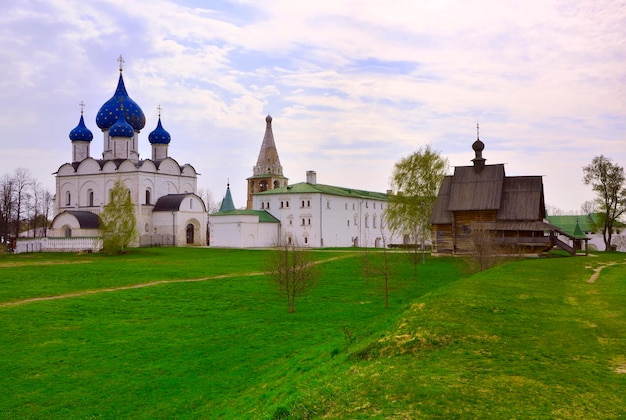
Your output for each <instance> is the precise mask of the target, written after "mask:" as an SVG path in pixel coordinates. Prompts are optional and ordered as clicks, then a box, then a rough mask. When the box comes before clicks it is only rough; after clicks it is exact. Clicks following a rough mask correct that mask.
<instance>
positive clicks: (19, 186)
mask: <svg viewBox="0 0 626 420" xmlns="http://www.w3.org/2000/svg"><path fill="white" fill-rule="evenodd" d="M32 182H33V179H32V177H31V175H30V171H29V170H28V169H26V168H17V169H16V170H15V175H14V185H15V190H14V191H15V230H14V234H15V237H16V238H17V237H18V236H19V233H20V227H21V224H22V214H23V213H24V211H25V209H24V208H23V207H24V205H25V204H26V203H27V202H28V194H29V190H28V188H29V187H30V185H31V184H32Z"/></svg>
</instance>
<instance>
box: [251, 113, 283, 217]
mask: <svg viewBox="0 0 626 420" xmlns="http://www.w3.org/2000/svg"><path fill="white" fill-rule="evenodd" d="M287 181H288V178H286V177H285V176H283V167H282V165H281V164H280V159H279V157H278V150H277V149H276V143H275V142H274V132H273V131H272V116H271V115H269V114H268V116H267V117H265V135H264V136H263V143H261V150H260V151H259V158H258V159H257V162H256V165H255V166H254V167H253V168H252V176H251V177H250V178H248V200H247V205H246V208H247V209H248V210H252V194H254V193H258V192H263V191H267V190H272V189H274V188H280V187H286V186H287Z"/></svg>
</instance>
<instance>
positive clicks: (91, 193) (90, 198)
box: [87, 190, 93, 207]
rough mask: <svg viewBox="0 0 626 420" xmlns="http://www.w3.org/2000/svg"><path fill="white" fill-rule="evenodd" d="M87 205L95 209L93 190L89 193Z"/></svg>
mask: <svg viewBox="0 0 626 420" xmlns="http://www.w3.org/2000/svg"><path fill="white" fill-rule="evenodd" d="M87 205H88V206H89V207H93V190H89V191H87Z"/></svg>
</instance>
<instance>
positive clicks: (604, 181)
mask: <svg viewBox="0 0 626 420" xmlns="http://www.w3.org/2000/svg"><path fill="white" fill-rule="evenodd" d="M583 172H584V173H585V176H584V177H583V182H584V183H585V185H591V187H592V189H593V191H595V192H596V194H597V198H596V202H597V203H598V207H599V210H600V213H599V215H600V218H599V219H600V220H599V222H598V224H599V226H598V227H599V228H600V227H601V228H602V237H603V239H604V245H605V246H606V250H607V251H608V250H610V249H611V239H612V236H613V230H614V228H613V226H614V225H615V222H616V221H617V220H618V218H619V217H620V216H621V215H622V214H623V213H624V211H625V210H626V188H624V183H625V181H626V178H625V177H624V168H623V167H621V166H619V165H618V164H616V163H613V161H612V160H611V159H610V158H607V157H605V156H603V155H600V156H596V157H594V158H593V160H592V161H591V164H589V165H587V166H585V167H583Z"/></svg>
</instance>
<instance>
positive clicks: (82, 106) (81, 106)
mask: <svg viewBox="0 0 626 420" xmlns="http://www.w3.org/2000/svg"><path fill="white" fill-rule="evenodd" d="M78 106H79V107H80V115H83V110H84V109H85V103H84V102H83V101H80V103H79V104H78Z"/></svg>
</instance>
